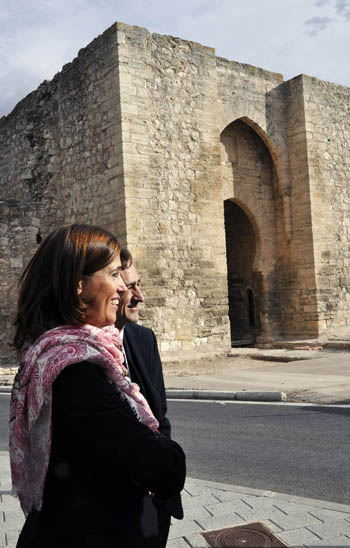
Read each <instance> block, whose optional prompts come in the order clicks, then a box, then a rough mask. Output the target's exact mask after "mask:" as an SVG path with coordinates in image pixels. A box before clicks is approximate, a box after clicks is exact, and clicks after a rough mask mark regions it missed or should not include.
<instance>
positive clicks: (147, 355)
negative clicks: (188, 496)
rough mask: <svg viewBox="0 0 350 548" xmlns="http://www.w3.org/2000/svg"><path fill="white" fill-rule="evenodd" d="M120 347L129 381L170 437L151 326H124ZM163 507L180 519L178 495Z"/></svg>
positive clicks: (154, 339) (180, 508)
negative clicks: (129, 377) (128, 371)
mask: <svg viewBox="0 0 350 548" xmlns="http://www.w3.org/2000/svg"><path fill="white" fill-rule="evenodd" d="M123 346H124V350H125V354H126V358H127V360H128V366H129V370H130V376H131V380H132V381H134V382H137V384H138V385H139V386H140V390H141V393H142V394H143V395H144V396H145V398H146V400H147V401H148V403H149V406H150V408H151V409H152V411H153V414H154V416H155V417H156V419H157V420H158V421H159V431H160V432H161V433H162V434H163V435H165V436H167V437H168V438H170V435H171V426H170V422H169V419H168V418H167V416H166V413H167V402H166V395H165V387H164V377H163V369H162V362H161V360H160V356H159V351H158V345H157V339H156V336H155V334H154V333H153V331H152V329H149V328H148V327H143V326H141V325H138V324H136V323H130V324H127V325H126V326H125V329H124V337H123ZM164 508H165V509H166V510H167V512H169V513H170V514H171V515H172V516H174V517H175V518H177V519H182V518H183V509H182V504H181V496H180V495H177V496H176V497H174V498H171V499H169V500H167V501H166V503H165V504H164Z"/></svg>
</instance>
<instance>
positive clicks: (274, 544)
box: [201, 522, 287, 548]
mask: <svg viewBox="0 0 350 548" xmlns="http://www.w3.org/2000/svg"><path fill="white" fill-rule="evenodd" d="M201 534H202V535H203V537H204V538H205V540H206V541H207V542H208V544H209V546H211V547H212V548H222V547H226V548H242V547H243V546H244V547H245V548H285V547H286V546H287V544H283V542H281V541H280V540H279V539H278V538H277V537H275V535H274V534H273V533H272V532H271V531H270V530H269V529H268V528H267V527H266V526H265V525H264V524H263V523H260V522H257V523H248V524H247V525H239V526H238V527H228V528H227V529H219V530H218V531H209V532H205V533H201Z"/></svg>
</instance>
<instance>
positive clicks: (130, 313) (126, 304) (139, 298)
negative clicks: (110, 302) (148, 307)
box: [116, 265, 144, 329]
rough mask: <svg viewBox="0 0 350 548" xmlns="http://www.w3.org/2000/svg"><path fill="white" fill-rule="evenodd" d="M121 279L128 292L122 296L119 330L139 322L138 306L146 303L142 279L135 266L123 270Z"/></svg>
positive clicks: (118, 319) (118, 314)
mask: <svg viewBox="0 0 350 548" xmlns="http://www.w3.org/2000/svg"><path fill="white" fill-rule="evenodd" d="M121 277H122V280H123V281H124V284H125V285H126V288H127V290H128V291H127V292H126V293H124V294H123V295H122V296H121V298H120V301H119V306H118V310H117V321H116V326H117V327H118V329H121V328H122V327H124V326H125V325H126V324H127V323H130V322H131V323H136V322H138V321H139V309H138V304H139V303H143V301H144V298H143V295H142V293H141V290H140V278H139V275H138V273H137V270H136V268H135V267H134V265H131V266H130V267H129V268H126V269H125V270H122V271H121Z"/></svg>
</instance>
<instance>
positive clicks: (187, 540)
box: [0, 452, 350, 548]
mask: <svg viewBox="0 0 350 548" xmlns="http://www.w3.org/2000/svg"><path fill="white" fill-rule="evenodd" d="M10 489H11V485H10V468H9V458H8V453H7V452H0V497H1V498H0V531H1V533H0V548H4V547H6V548H15V546H16V542H17V538H18V534H19V531H20V529H21V527H22V525H23V514H22V512H21V510H20V508H19V504H18V501H17V499H16V498H14V497H12V496H11V495H10ZM182 498H183V503H184V510H185V518H184V519H183V520H181V521H177V520H173V523H172V526H171V529H170V536H169V541H168V544H167V548H189V547H192V548H208V544H207V543H206V541H205V540H204V538H203V537H202V536H201V534H200V531H206V530H213V529H220V528H224V527H230V526H235V525H242V524H245V523H250V522H252V521H261V522H263V523H264V524H265V525H267V526H268V527H269V528H270V529H271V531H272V532H273V533H274V534H276V535H277V536H278V537H279V538H280V539H281V540H282V541H284V542H285V543H286V544H287V545H288V546H293V547H295V546H310V547H311V546H312V547H316V546H328V547H336V548H341V547H345V546H350V506H346V505H341V504H335V503H331V502H325V501H318V500H313V499H304V498H300V497H292V496H289V495H282V494H278V493H272V492H270V491H261V490H257V489H249V488H245V487H237V486H231V485H225V484H221V483H214V482H208V481H203V480H196V479H188V480H187V482H186V486H185V490H184V492H183V497H182ZM97 502H98V501H97ZM48 548H49V547H48ZM96 548H98V547H96ZM135 548H137V547H135Z"/></svg>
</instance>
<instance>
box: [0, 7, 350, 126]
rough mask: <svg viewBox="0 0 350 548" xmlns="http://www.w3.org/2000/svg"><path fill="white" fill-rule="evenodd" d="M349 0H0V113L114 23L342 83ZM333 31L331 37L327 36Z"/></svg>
mask: <svg viewBox="0 0 350 548" xmlns="http://www.w3.org/2000/svg"><path fill="white" fill-rule="evenodd" d="M349 2H350V0H283V2H281V0H264V1H262V0H172V1H170V0H169V1H166V0H60V1H58V0H36V1H35V2H29V1H28V0H0V115H1V114H2V113H6V112H9V110H11V109H12V108H13V107H14V106H15V104H16V103H17V102H18V101H19V100H20V99H21V98H22V97H24V96H25V95H26V94H27V93H29V92H30V91H32V90H33V89H36V87H37V86H38V85H39V84H40V83H41V82H42V81H43V80H44V79H51V78H52V77H53V76H54V74H55V73H56V72H58V71H59V70H60V69H61V68H62V65H63V64H65V63H67V62H69V61H71V60H72V59H73V58H74V57H75V56H76V55H77V53H78V51H79V49H80V48H82V47H84V46H86V45H87V44H88V43H89V42H91V41H92V40H93V39H94V38H95V37H96V36H97V35H99V34H100V33H101V32H103V31H104V30H105V29H106V28H108V27H109V26H110V25H111V24H112V23H113V22H115V21H122V22H124V23H127V24H130V25H137V26H142V27H146V28H147V29H148V30H149V31H151V32H157V33H160V34H170V35H173V36H178V37H180V38H183V39H187V40H192V41H195V42H200V43H201V44H203V45H206V46H211V47H215V50H216V54H217V55H219V56H222V57H226V58H228V59H232V60H235V61H240V62H243V63H250V64H252V65H256V66H260V67H263V68H266V69H268V70H272V71H275V72H282V73H283V74H284V75H285V77H286V78H291V77H293V76H296V75H297V74H299V73H301V72H304V73H307V74H310V75H312V76H317V77H319V78H322V79H326V80H330V81H338V82H339V83H343V84H347V85H350V66H349V63H348V51H349V49H350V48H349V35H350V33H349V19H350V11H349V10H350V6H349ZM335 33H336V34H335Z"/></svg>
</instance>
